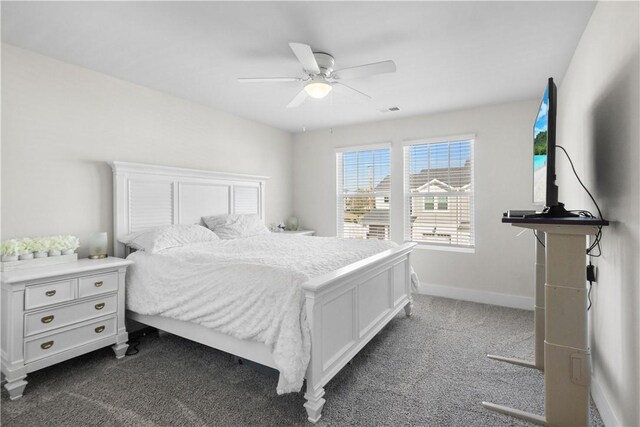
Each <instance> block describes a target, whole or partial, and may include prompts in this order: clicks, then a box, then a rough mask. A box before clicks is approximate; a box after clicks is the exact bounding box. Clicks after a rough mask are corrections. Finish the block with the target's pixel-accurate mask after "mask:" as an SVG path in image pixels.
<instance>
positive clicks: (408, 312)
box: [404, 299, 413, 317]
mask: <svg viewBox="0 0 640 427" xmlns="http://www.w3.org/2000/svg"><path fill="white" fill-rule="evenodd" d="M412 311H413V300H411V299H410V300H409V302H408V303H407V305H405V306H404V314H406V315H407V317H411V312H412Z"/></svg>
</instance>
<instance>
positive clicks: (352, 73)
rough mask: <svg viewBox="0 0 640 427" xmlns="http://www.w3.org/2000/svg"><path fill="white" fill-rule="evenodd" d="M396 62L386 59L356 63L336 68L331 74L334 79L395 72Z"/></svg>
mask: <svg viewBox="0 0 640 427" xmlns="http://www.w3.org/2000/svg"><path fill="white" fill-rule="evenodd" d="M395 72H396V63H395V62H393V61H391V60H388V61H381V62H374V63H373V64H365V65H357V66H355V67H349V68H343V69H342V70H336V71H334V72H333V74H332V76H333V77H334V78H336V79H355V78H359V77H369V76H375V75H376V74H384V73H395Z"/></svg>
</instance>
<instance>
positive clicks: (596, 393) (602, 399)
mask: <svg viewBox="0 0 640 427" xmlns="http://www.w3.org/2000/svg"><path fill="white" fill-rule="evenodd" d="M591 397H592V398H593V401H594V402H595V404H596V407H597V408H598V412H600V418H602V422H604V425H606V426H621V425H622V423H620V420H618V417H616V414H615V412H613V408H612V407H611V403H609V399H607V396H606V395H605V394H604V390H602V386H600V382H599V381H598V380H597V379H596V377H595V376H593V375H591Z"/></svg>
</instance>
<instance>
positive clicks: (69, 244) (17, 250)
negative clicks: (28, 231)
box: [0, 235, 80, 261]
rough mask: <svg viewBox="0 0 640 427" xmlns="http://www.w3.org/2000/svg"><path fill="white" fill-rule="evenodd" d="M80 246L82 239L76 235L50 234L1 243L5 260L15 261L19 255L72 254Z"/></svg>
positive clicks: (26, 256)
mask: <svg viewBox="0 0 640 427" xmlns="http://www.w3.org/2000/svg"><path fill="white" fill-rule="evenodd" d="M78 247H80V239H78V238H77V237H76V236H71V235H66V236H50V237H36V238H29V237H25V238H23V239H10V240H5V241H4V242H2V244H1V245H0V253H1V255H2V260H3V261H15V260H16V259H17V257H20V259H21V260H23V259H31V258H33V257H34V253H35V254H36V258H44V257H47V256H59V255H60V254H61V253H62V254H63V255H71V254H73V253H74V252H75V250H76V249H78Z"/></svg>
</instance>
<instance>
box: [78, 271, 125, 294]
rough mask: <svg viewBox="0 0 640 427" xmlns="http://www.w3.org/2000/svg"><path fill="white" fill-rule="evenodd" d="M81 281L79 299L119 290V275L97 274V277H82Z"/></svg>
mask: <svg viewBox="0 0 640 427" xmlns="http://www.w3.org/2000/svg"><path fill="white" fill-rule="evenodd" d="M79 281H80V284H79V286H78V297H79V298H84V297H88V296H91V295H96V294H103V293H105V292H113V291H117V290H118V273H104V274H96V275H95V276H86V277H81V278H80V279H79Z"/></svg>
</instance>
